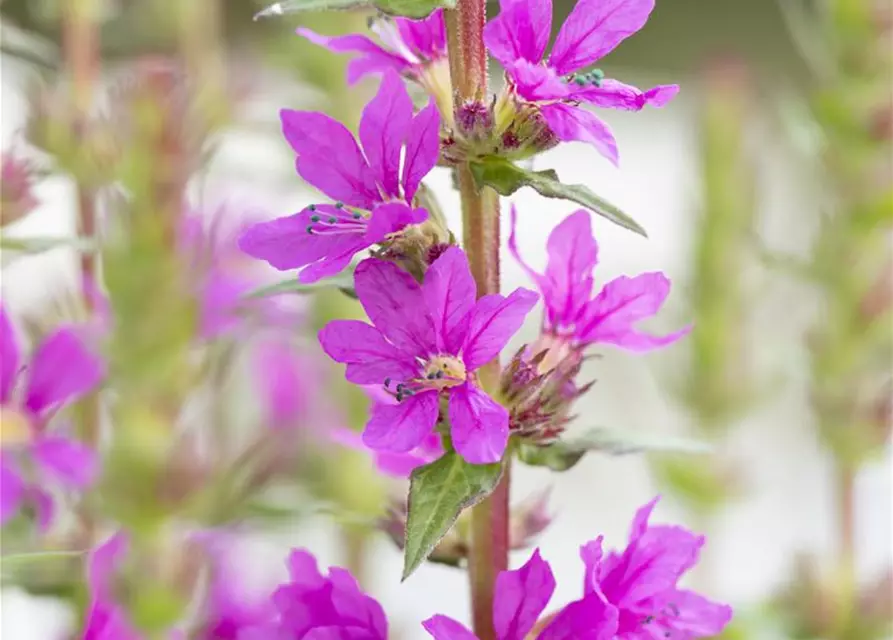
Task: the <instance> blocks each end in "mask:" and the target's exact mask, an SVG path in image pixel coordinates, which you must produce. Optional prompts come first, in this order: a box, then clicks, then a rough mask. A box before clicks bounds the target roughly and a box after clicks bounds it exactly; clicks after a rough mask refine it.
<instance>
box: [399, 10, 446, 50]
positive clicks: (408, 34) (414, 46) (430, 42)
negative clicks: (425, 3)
mask: <svg viewBox="0 0 893 640" xmlns="http://www.w3.org/2000/svg"><path fill="white" fill-rule="evenodd" d="M394 24H395V25H396V26H397V31H399V32H400V39H401V40H403V42H404V43H405V44H406V46H407V47H409V49H410V51H412V52H413V53H414V54H416V55H417V56H419V57H422V58H426V59H428V60H435V59H437V58H441V57H443V56H444V55H445V54H446V24H445V23H444V20H443V9H437V10H436V11H434V12H433V13H432V14H431V15H429V16H428V17H427V18H423V19H421V20H410V19H408V18H394Z"/></svg>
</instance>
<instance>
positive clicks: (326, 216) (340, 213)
mask: <svg viewBox="0 0 893 640" xmlns="http://www.w3.org/2000/svg"><path fill="white" fill-rule="evenodd" d="M334 206H335V211H334V212H332V211H329V212H323V211H320V212H319V213H314V214H313V215H312V216H310V224H308V225H307V233H308V234H310V235H316V236H333V235H343V234H346V233H353V234H362V233H366V222H367V220H368V218H369V214H368V213H366V212H365V211H362V210H360V209H351V208H350V207H345V206H344V203H343V202H336V203H335V205H334ZM307 208H308V209H309V210H310V211H313V212H315V211H317V207H316V205H315V204H311V205H310V206H309V207H307Z"/></svg>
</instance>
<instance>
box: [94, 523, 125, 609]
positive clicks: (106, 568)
mask: <svg viewBox="0 0 893 640" xmlns="http://www.w3.org/2000/svg"><path fill="white" fill-rule="evenodd" d="M129 549H130V539H129V537H128V535H127V534H126V533H124V532H118V533H116V534H114V535H112V536H110V537H109V538H108V539H107V540H106V541H105V542H103V543H102V544H101V545H99V546H98V547H96V548H95V549H94V550H93V551H92V552H91V553H90V558H89V559H88V560H87V584H89V585H90V594H91V596H92V597H93V598H94V599H95V600H111V598H112V593H111V589H112V580H113V576H114V574H115V572H116V571H117V568H118V564H119V563H120V562H121V561H122V560H123V559H124V556H126V555H127V553H128V550H129Z"/></svg>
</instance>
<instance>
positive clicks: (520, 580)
mask: <svg viewBox="0 0 893 640" xmlns="http://www.w3.org/2000/svg"><path fill="white" fill-rule="evenodd" d="M554 591H555V577H554V576H553V574H552V569H551V568H550V567H549V563H547V562H546V561H545V560H543V559H542V557H541V556H540V552H539V549H537V550H536V551H534V552H533V555H532V556H531V557H530V560H528V561H527V563H526V564H525V565H524V566H523V567H521V568H520V569H517V570H514V571H503V572H502V573H500V574H499V576H498V577H497V578H496V589H495V596H496V597H495V601H494V602H493V626H494V627H495V629H494V630H495V631H496V638H497V640H525V638H528V637H529V636H528V634H529V633H530V632H531V630H533V628H534V626H535V625H536V622H537V619H538V618H539V616H540V614H541V613H542V612H543V610H544V609H545V608H546V605H548V604H549V600H550V599H551V598H552V593H553V592H554ZM422 625H423V626H424V627H425V630H426V631H428V633H430V634H431V636H433V637H434V638H435V640H477V636H476V635H474V634H473V633H472V632H471V631H469V630H468V629H466V628H465V626H464V625H462V624H461V623H459V622H457V621H455V620H453V619H452V618H448V617H446V616H442V615H438V616H434V617H433V618H429V619H428V620H425V622H423V623H422ZM616 631H617V609H616V608H614V607H613V606H611V605H610V604H608V603H607V602H606V601H605V599H604V598H602V597H601V596H600V595H599V594H598V593H592V594H588V595H587V596H586V597H584V598H582V599H581V600H577V601H576V602H573V603H571V604H569V605H568V606H566V607H565V608H564V609H562V610H561V611H560V612H559V613H558V614H557V615H556V616H555V617H554V618H553V619H552V620H551V621H550V622H549V623H548V624H547V625H546V627H545V628H544V629H543V630H542V631H540V632H539V633H538V634H537V635H536V636H534V637H535V638H536V640H612V639H613V638H614V634H615V632H616Z"/></svg>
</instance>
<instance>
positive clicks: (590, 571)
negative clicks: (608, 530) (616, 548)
mask: <svg viewBox="0 0 893 640" xmlns="http://www.w3.org/2000/svg"><path fill="white" fill-rule="evenodd" d="M604 539H605V537H604V536H599V537H597V538H596V539H595V540H592V541H590V542H587V543H586V544H584V545H583V546H582V547H580V559H581V560H583V593H584V594H586V595H588V594H590V593H594V592H598V593H601V587H600V586H599V575H600V573H601V571H602V558H603V557H604V552H603V551H602V543H603V542H604Z"/></svg>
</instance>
